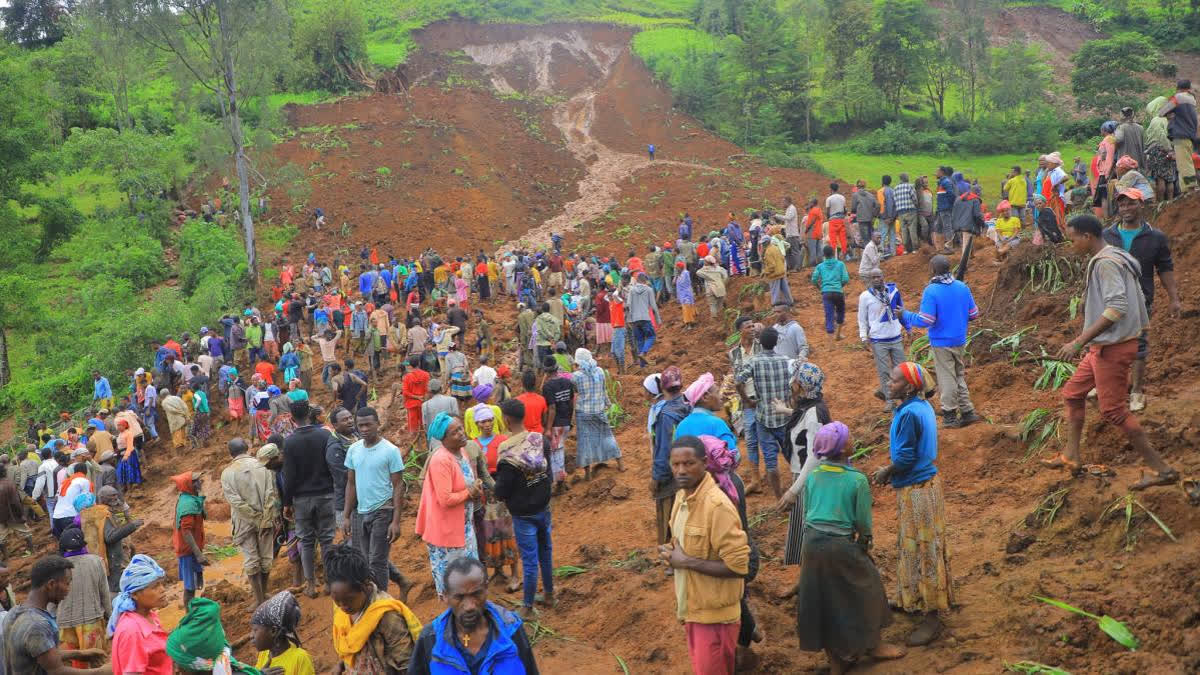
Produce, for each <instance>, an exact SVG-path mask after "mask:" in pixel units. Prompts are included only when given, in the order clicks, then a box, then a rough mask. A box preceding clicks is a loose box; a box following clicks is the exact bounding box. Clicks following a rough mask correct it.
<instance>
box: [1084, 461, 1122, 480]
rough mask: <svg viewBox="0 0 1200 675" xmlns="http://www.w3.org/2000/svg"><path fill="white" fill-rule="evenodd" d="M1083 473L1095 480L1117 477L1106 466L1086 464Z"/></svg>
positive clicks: (1115, 473)
mask: <svg viewBox="0 0 1200 675" xmlns="http://www.w3.org/2000/svg"><path fill="white" fill-rule="evenodd" d="M1083 472H1084V473H1086V474H1087V475H1089V476H1095V477H1096V478H1111V477H1113V476H1115V475H1117V472H1116V471H1113V470H1112V469H1110V468H1109V467H1108V465H1107V464H1087V465H1085V466H1084V467H1083Z"/></svg>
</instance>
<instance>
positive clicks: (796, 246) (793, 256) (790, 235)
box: [774, 196, 804, 272]
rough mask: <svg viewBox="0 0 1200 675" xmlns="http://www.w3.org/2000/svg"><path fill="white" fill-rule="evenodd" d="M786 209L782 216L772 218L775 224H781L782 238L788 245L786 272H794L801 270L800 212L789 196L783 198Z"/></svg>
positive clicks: (802, 248)
mask: <svg viewBox="0 0 1200 675" xmlns="http://www.w3.org/2000/svg"><path fill="white" fill-rule="evenodd" d="M783 203H784V205H785V206H786V207H787V208H786V209H785V210H784V212H783V215H782V216H774V220H775V221H776V222H782V223H783V236H784V239H785V240H786V241H787V243H788V252H787V271H789V272H795V271H796V270H798V269H801V267H803V265H802V264H801V263H802V262H803V258H804V240H803V238H802V237H801V236H800V212H799V211H798V210H797V209H796V204H795V202H793V201H792V198H791V197H790V196H787V197H784V198H783Z"/></svg>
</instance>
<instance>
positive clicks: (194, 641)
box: [167, 597, 259, 675]
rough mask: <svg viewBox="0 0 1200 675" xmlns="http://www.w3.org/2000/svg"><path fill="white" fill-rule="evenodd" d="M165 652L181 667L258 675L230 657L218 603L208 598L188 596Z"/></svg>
mask: <svg viewBox="0 0 1200 675" xmlns="http://www.w3.org/2000/svg"><path fill="white" fill-rule="evenodd" d="M167 656H170V657H171V660H172V661H174V662H175V665H177V666H179V667H180V668H181V669H183V670H188V671H196V672H201V673H207V672H211V673H213V675H232V673H234V672H240V673H252V674H254V675H258V672H259V671H258V670H257V669H255V668H251V667H249V666H247V665H246V664H244V663H240V662H238V660H237V659H235V658H233V655H232V654H231V653H230V650H229V640H228V639H226V637H225V628H224V627H222V626H221V606H220V605H218V604H217V603H216V602H214V601H212V600H209V599H208V598H203V597H201V598H192V601H191V602H190V603H188V607H187V614H184V615H183V618H182V619H180V620H179V626H178V627H177V628H176V629H175V630H173V631H171V634H170V635H169V636H167Z"/></svg>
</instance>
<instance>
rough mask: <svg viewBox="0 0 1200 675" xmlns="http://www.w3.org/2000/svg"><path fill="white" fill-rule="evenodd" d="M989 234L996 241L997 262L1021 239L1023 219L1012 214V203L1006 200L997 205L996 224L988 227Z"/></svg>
mask: <svg viewBox="0 0 1200 675" xmlns="http://www.w3.org/2000/svg"><path fill="white" fill-rule="evenodd" d="M988 236H990V237H991V239H992V241H994V242H996V262H1000V261H1001V260H1004V256H1006V255H1008V252H1009V251H1010V250H1012V247H1014V246H1016V245H1017V243H1019V242H1020V241H1021V220H1020V219H1019V218H1017V217H1016V216H1014V215H1013V214H1012V205H1011V204H1009V202H1008V200H1007V199H1006V200H1004V201H1002V202H1000V203H999V204H997V205H996V222H995V225H993V226H992V227H990V228H988Z"/></svg>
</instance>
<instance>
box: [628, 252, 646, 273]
mask: <svg viewBox="0 0 1200 675" xmlns="http://www.w3.org/2000/svg"><path fill="white" fill-rule="evenodd" d="M625 268H626V269H628V270H629V274H630V276H632V277H633V278H634V279H636V278H637V275H638V273H639V272H645V271H646V268H645V267H644V266H643V265H642V259H641V258H639V257H637V251H634V250H632V249H631V250H630V251H629V260H627V261H626V262H625Z"/></svg>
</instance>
